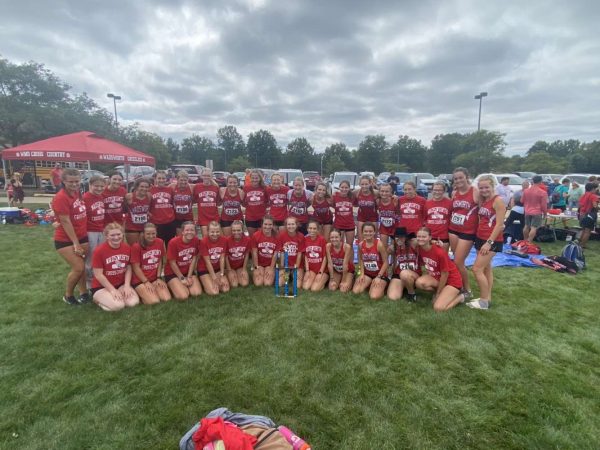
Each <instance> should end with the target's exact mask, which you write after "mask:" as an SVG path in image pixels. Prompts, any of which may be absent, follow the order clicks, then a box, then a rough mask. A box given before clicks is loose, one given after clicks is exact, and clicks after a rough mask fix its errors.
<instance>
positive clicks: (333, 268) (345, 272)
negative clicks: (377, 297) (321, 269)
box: [326, 228, 354, 292]
mask: <svg viewBox="0 0 600 450" xmlns="http://www.w3.org/2000/svg"><path fill="white" fill-rule="evenodd" d="M329 239H330V241H331V242H329V243H328V244H327V247H326V252H327V268H328V270H329V290H330V291H335V290H337V289H339V290H340V291H341V292H350V290H351V289H352V284H353V282H354V250H353V248H352V246H351V245H350V244H346V243H345V242H342V236H341V234H340V232H339V230H337V229H336V228H334V229H333V230H331V233H330V234H329Z"/></svg>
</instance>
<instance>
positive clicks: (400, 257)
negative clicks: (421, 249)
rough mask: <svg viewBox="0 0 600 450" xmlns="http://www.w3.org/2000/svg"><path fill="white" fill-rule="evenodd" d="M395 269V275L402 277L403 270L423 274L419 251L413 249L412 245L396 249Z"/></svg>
mask: <svg viewBox="0 0 600 450" xmlns="http://www.w3.org/2000/svg"><path fill="white" fill-rule="evenodd" d="M394 258H395V262H396V264H395V268H394V273H395V274H396V275H400V272H402V271H403V270H412V271H413V272H416V273H418V274H419V275H420V274H421V267H420V266H419V254H418V253H417V250H416V249H414V248H412V247H411V246H410V245H409V246H407V247H405V248H402V247H400V246H398V248H396V254H395V255H394Z"/></svg>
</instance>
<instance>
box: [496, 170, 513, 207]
mask: <svg viewBox="0 0 600 450" xmlns="http://www.w3.org/2000/svg"><path fill="white" fill-rule="evenodd" d="M509 181H510V178H508V177H502V178H501V179H500V184H499V185H498V186H496V194H497V195H499V196H500V198H501V199H502V201H503V202H504V206H506V207H507V208H508V206H509V205H510V199H511V198H512V196H513V193H512V190H511V189H510V187H509V186H508V182H509Z"/></svg>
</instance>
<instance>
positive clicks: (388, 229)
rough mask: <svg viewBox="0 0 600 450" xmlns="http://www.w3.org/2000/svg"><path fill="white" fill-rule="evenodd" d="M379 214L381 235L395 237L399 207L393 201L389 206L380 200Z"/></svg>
mask: <svg viewBox="0 0 600 450" xmlns="http://www.w3.org/2000/svg"><path fill="white" fill-rule="evenodd" d="M377 212H378V214H379V234H383V235H385V236H394V234H395V233H396V222H397V221H398V206H397V205H395V204H394V201H393V200H390V202H389V203H388V204H385V203H383V201H381V200H380V201H379V206H378V208H377Z"/></svg>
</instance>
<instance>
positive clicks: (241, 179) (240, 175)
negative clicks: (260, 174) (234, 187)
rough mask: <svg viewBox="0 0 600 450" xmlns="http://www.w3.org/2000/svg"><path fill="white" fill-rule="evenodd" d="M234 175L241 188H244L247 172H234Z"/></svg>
mask: <svg viewBox="0 0 600 450" xmlns="http://www.w3.org/2000/svg"><path fill="white" fill-rule="evenodd" d="M233 174H234V175H235V176H236V177H237V179H238V181H239V183H240V187H244V179H245V178H246V172H233Z"/></svg>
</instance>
